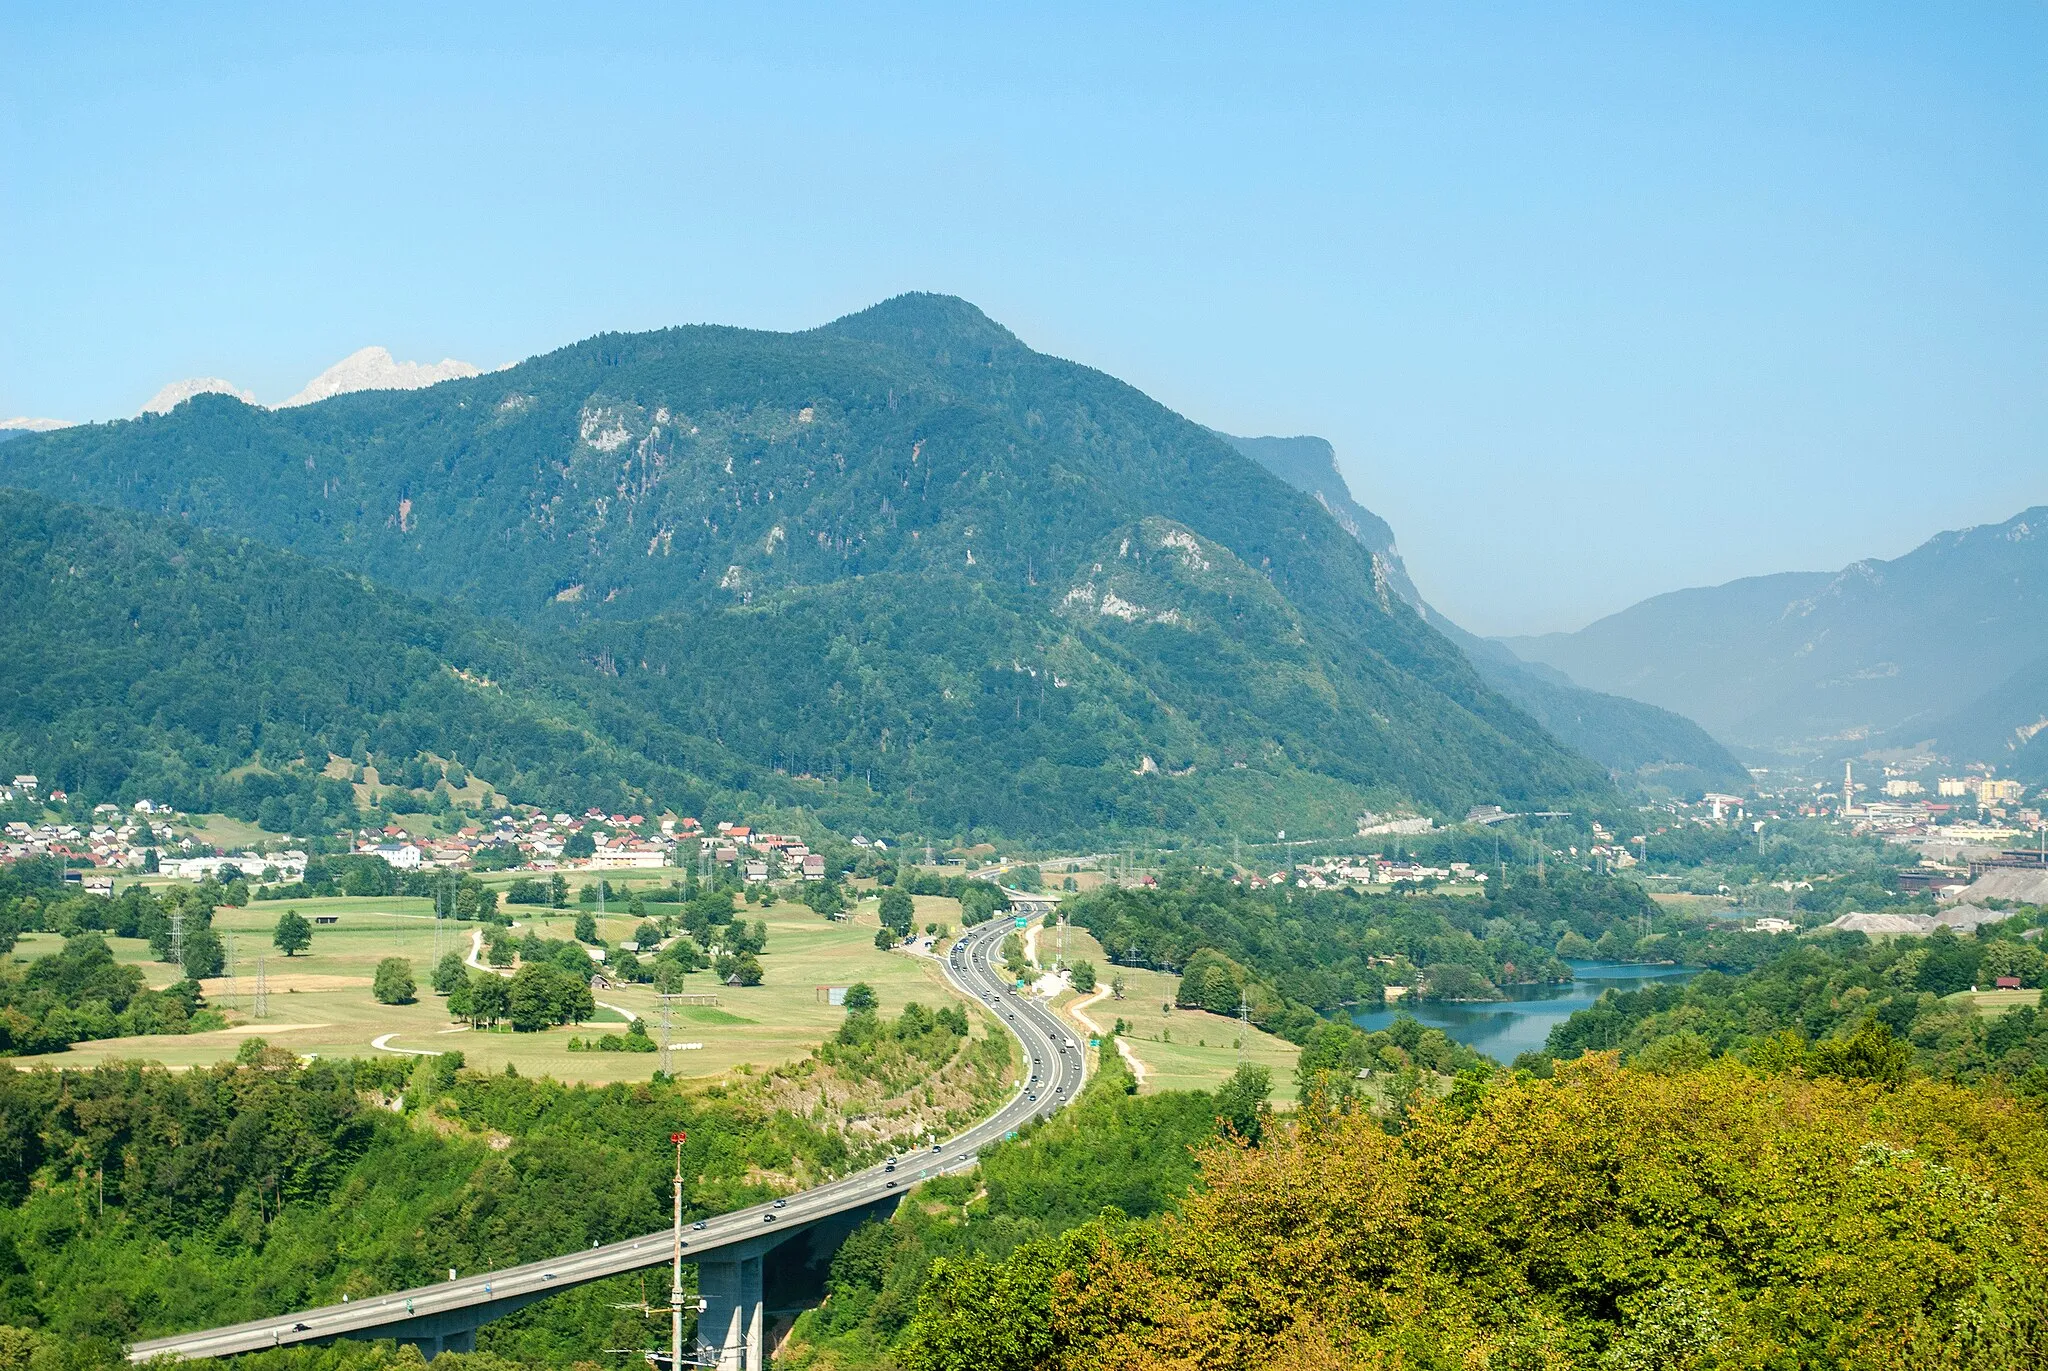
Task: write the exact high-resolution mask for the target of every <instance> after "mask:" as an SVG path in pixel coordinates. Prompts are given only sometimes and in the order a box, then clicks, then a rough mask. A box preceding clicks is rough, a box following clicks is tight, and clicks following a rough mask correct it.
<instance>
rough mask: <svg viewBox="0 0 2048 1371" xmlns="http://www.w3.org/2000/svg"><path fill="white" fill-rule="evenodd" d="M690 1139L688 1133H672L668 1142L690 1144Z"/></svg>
mask: <svg viewBox="0 0 2048 1371" xmlns="http://www.w3.org/2000/svg"><path fill="white" fill-rule="evenodd" d="M689 1139H690V1135H689V1134H688V1133H671V1134H669V1135H668V1140H669V1141H670V1142H672V1143H679V1142H688V1141H689Z"/></svg>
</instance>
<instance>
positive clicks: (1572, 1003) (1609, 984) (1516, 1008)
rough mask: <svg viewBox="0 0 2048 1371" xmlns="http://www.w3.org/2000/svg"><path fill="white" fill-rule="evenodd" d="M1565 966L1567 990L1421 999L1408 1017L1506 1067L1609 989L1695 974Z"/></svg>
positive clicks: (1379, 1019) (1381, 1016)
mask: <svg viewBox="0 0 2048 1371" xmlns="http://www.w3.org/2000/svg"><path fill="white" fill-rule="evenodd" d="M1566 965H1567V966H1569V967H1571V969H1572V976H1573V980H1572V983H1571V984H1570V985H1518V986H1510V987H1508V996H1509V998H1508V999H1505V1000H1493V1001H1489V1002H1488V1003H1485V1004H1444V1003H1442V1002H1440V1001H1436V1000H1425V1001H1423V1002H1422V1003H1420V1004H1417V1005H1414V1006H1411V1007H1410V1012H1411V1013H1413V1014H1414V1015H1415V1017H1416V1018H1417V1019H1418V1020H1420V1021H1421V1023H1422V1025H1423V1026H1424V1027H1425V1028H1441V1029H1442V1030H1443V1031H1444V1032H1445V1033H1447V1034H1448V1035H1450V1037H1452V1038H1453V1039H1455V1040H1456V1041H1458V1042H1461V1043H1464V1044H1465V1045H1466V1046H1467V1047H1472V1048H1477V1049H1478V1050H1479V1051H1481V1052H1484V1053H1485V1054H1486V1055H1487V1056H1489V1057H1491V1058H1493V1059H1494V1060H1495V1061H1497V1062H1501V1063H1507V1062H1511V1061H1513V1060H1514V1059H1515V1057H1516V1056H1517V1055H1519V1054H1520V1053H1523V1052H1534V1051H1537V1050H1538V1049H1540V1048H1541V1047H1542V1046H1543V1044H1544V1043H1545V1042H1546V1041H1547V1040H1548V1039H1549V1037H1550V1029H1551V1025H1553V1024H1559V1023H1563V1022H1564V1021H1565V1020H1566V1019H1569V1018H1570V1017H1571V1016H1572V1012H1573V1011H1574V1010H1578V1009H1584V1008H1586V1007H1587V1006H1588V1005H1590V1004H1592V1003H1593V1002H1594V1001H1595V1000H1597V999H1599V998H1600V997H1601V996H1602V995H1604V994H1606V993H1607V992H1608V991H1610V990H1640V989H1642V988H1643V987H1644V986H1646V985H1655V984H1657V983H1658V982H1660V981H1679V982H1683V981H1687V980H1690V979H1692V978H1693V977H1694V976H1696V975H1698V974H1699V968H1698V967H1692V966H1632V965H1629V964H1628V963H1626V962H1567V963H1566ZM1394 1003H1395V1004H1396V1005H1399V1004H1400V1003H1401V1002H1400V1001H1395V1002H1394ZM1400 1012H1401V1011H1400V1010H1399V1009H1398V1008H1392V1009H1376V1010H1373V1011H1372V1012H1371V1013H1368V1014H1354V1015H1352V1016H1351V1021H1352V1022H1353V1023H1355V1024H1357V1025H1358V1026H1359V1027H1360V1028H1363V1029H1366V1030H1368V1031H1372V1030H1375V1029H1381V1028H1385V1027H1387V1026H1388V1025H1389V1024H1391V1023H1393V1022H1394V1016H1395V1015H1396V1014H1398V1013H1400Z"/></svg>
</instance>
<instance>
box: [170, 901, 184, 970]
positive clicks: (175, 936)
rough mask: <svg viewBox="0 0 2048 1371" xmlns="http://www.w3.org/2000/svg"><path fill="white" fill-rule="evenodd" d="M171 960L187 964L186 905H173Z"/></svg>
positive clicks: (182, 964) (180, 965)
mask: <svg viewBox="0 0 2048 1371" xmlns="http://www.w3.org/2000/svg"><path fill="white" fill-rule="evenodd" d="M171 960H172V961H174V962H176V963H177V964H178V966H179V967H180V968H182V967H183V966H184V965H185V906H183V905H181V904H180V905H172V906H171Z"/></svg>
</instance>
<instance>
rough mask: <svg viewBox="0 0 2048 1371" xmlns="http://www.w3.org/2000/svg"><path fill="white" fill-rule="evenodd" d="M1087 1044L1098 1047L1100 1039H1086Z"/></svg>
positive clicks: (1100, 1042)
mask: <svg viewBox="0 0 2048 1371" xmlns="http://www.w3.org/2000/svg"><path fill="white" fill-rule="evenodd" d="M1088 1045H1089V1046H1090V1047H1100V1046H1102V1040H1101V1039H1100V1038H1090V1039H1089V1040H1088Z"/></svg>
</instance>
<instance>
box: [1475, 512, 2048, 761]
mask: <svg viewBox="0 0 2048 1371" xmlns="http://www.w3.org/2000/svg"><path fill="white" fill-rule="evenodd" d="M2044 610H2048V506H2035V507H2033V508H2030V509H2026V510H2022V511H2020V512H2019V513H2018V514H2015V515H2014V516H2012V517H2011V518H2009V519H2006V520H2004V521H2002V522H1999V523H1993V524H1980V525H1976V526H1973V527H1971V528H1967V529H1953V530H1948V531H1945V532H1942V533H1937V534H1935V535H1934V536H1932V537H1930V538H1928V539H1927V540H1926V541H1925V542H1923V543H1921V544H1920V545H1919V546H1918V547H1916V548H1914V549H1913V550H1912V551H1910V552H1908V553H1906V554H1905V555H1904V556H1901V557H1897V558H1892V559H1889V560H1884V559H1876V558H1870V559H1864V560H1861V561H1857V562H1852V563H1850V564H1849V565H1848V566H1846V567H1843V568H1842V569H1841V570H1839V571H1835V572H1781V573H1778V574H1775V575H1769V576H1755V577H1745V578H1742V579H1740V580H1736V581H1730V582H1728V583H1726V584H1724V585H1720V586H1703V587H1693V588H1689V589H1686V590H1681V591H1673V592H1670V593H1668V594H1665V595H1659V596H1653V597H1651V598H1650V599H1648V600H1644V601H1642V602H1640V603H1638V604H1636V605H1632V606H1630V607H1629V608H1628V609H1625V610H1622V611H1620V612H1619V613H1617V614H1612V615H1609V616H1607V617H1606V618H1604V619H1601V620H1599V621H1597V622H1595V623H1593V624H1590V625H1588V626H1587V627H1586V628H1584V629H1581V630H1579V631H1578V632H1577V633H1570V634H1547V635H1543V636H1540V637H1531V638H1515V639H1509V640H1507V641H1508V643H1509V645H1510V646H1511V647H1513V648H1514V649H1515V650H1516V651H1518V652H1519V653H1522V654H1523V655H1526V656H1529V657H1531V658H1534V659H1536V660H1539V661H1544V662H1547V663H1549V664H1550V665H1552V666H1555V667H1557V668H1558V669H1560V670H1562V671H1565V672H1566V673H1567V674H1569V675H1570V676H1571V677H1572V678H1573V679H1575V680H1579V681H1582V682H1586V683H1589V684H1592V685H1594V686H1596V687H1598V688H1601V689H1606V690H1612V691H1615V692H1616V693H1618V694H1625V695H1628V696H1630V697H1632V698H1635V699H1641V700H1647V701H1649V702H1651V703H1656V704H1661V705H1663V706H1665V707H1667V708H1672V709H1678V710H1680V711H1682V712H1685V713H1688V714H1692V715H1693V716H1695V717H1697V718H1699V719H1700V720H1701V722H1702V723H1704V724H1706V725H1707V726H1708V727H1709V728H1710V729H1712V730H1713V731H1714V732H1716V734H1717V735H1718V736H1721V737H1723V738H1725V739H1727V740H1729V741H1730V742H1733V743H1735V744H1737V745H1740V746H1746V747H1752V748H1757V749H1764V750H1769V749H1784V750H1790V751H1809V752H1813V751H1821V752H1842V751H1851V752H1853V751H1856V750H1858V748H1857V746H1856V745H1858V744H1861V743H1864V742H1866V741H1871V742H1874V741H1876V740H1878V739H1882V738H1899V737H1905V736H1906V735H1908V734H1915V733H1917V735H1918V736H1919V737H1921V738H1925V737H1927V736H1929V732H1931V731H1936V730H1937V729H1938V728H1946V729H1947V730H1948V731H1949V732H1950V734H1951V735H1952V736H1960V735H1962V734H1967V733H1970V732H1972V731H1973V730H1975V731H1976V732H1977V733H1980V734H1981V732H1982V729H1981V728H1978V727H1977V726H1976V725H1969V724H1965V723H1963V722H1962V721H1961V720H1959V719H1958V718H1957V717H1956V715H1955V711H1956V710H1957V709H1958V708H1960V707H1962V706H1964V705H1966V704H1967V703H1968V702H1969V701H1970V700H1971V699H1972V698H1977V697H1982V698H1987V699H1988V698H1990V697H1991V696H1993V695H1996V693H1997V690H1998V686H1999V682H2001V681H2005V680H2008V679H2010V678H2012V677H2013V676H2014V675H2015V673H2019V672H2023V671H2025V670H2026V669H2028V668H2029V666H2030V664H2031V663H2032V662H2033V661H2034V659H2035V658H2037V657H2038V656H2039V647H2040V635H2039V633H2038V631H2037V630H2036V629H2035V628H2034V627H2033V626H2034V625H2037V624H2038V623H2039V622H2040V619H2041V614H2042V612H2043V611H2044ZM1959 682H1961V684H1962V686H1963V689H1961V690H1959V689H1958V683H1959ZM1944 721H1945V722H1944ZM2012 722H2013V723H2014V724H2017V723H2019V722H2021V721H2019V720H2014V721H2012ZM1987 726H1988V725H1987ZM1994 731H1995V729H1994ZM1973 760H1992V759H1991V758H1974V759H1973Z"/></svg>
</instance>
